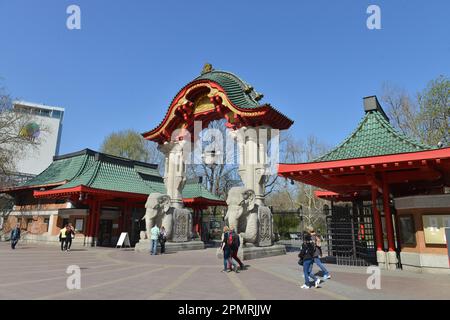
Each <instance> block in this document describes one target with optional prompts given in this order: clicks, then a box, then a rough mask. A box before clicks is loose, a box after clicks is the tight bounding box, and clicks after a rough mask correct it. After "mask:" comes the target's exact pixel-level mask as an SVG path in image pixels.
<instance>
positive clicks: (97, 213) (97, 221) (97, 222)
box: [94, 201, 102, 245]
mask: <svg viewBox="0 0 450 320" xmlns="http://www.w3.org/2000/svg"><path fill="white" fill-rule="evenodd" d="M101 209H102V205H101V202H100V201H97V205H96V208H95V223H94V225H95V229H94V232H95V234H94V237H95V238H97V237H98V234H99V232H100V213H101ZM94 245H97V243H95V244H94Z"/></svg>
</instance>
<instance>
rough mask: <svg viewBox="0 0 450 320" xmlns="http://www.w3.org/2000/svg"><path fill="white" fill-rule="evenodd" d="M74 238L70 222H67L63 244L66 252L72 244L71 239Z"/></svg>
mask: <svg viewBox="0 0 450 320" xmlns="http://www.w3.org/2000/svg"><path fill="white" fill-rule="evenodd" d="M73 238H75V230H74V228H73V227H72V224H71V223H69V224H68V225H67V227H66V241H65V245H64V250H66V251H67V252H69V251H70V247H71V246H72V239H73Z"/></svg>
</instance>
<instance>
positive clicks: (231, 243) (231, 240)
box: [227, 232, 233, 247]
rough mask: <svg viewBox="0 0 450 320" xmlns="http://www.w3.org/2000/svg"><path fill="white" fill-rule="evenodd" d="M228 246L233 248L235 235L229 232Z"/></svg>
mask: <svg viewBox="0 0 450 320" xmlns="http://www.w3.org/2000/svg"><path fill="white" fill-rule="evenodd" d="M227 243H228V246H230V247H231V246H232V245H233V233H231V232H229V233H228V240H227Z"/></svg>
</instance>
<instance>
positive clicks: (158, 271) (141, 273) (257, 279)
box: [0, 243, 450, 301]
mask: <svg viewBox="0 0 450 320" xmlns="http://www.w3.org/2000/svg"><path fill="white" fill-rule="evenodd" d="M215 252H216V250H215V249H206V250H198V251H185V252H178V253H176V254H167V255H159V256H150V255H149V254H141V253H135V252H134V251H132V250H129V249H124V250H123V249H109V248H90V249H89V250H80V251H73V252H70V253H62V252H60V251H59V250H58V248H57V247H55V246H43V245H33V246H31V245H28V246H22V247H21V248H20V249H19V250H16V251H12V250H11V249H10V248H9V243H0V299H37V298H44V299H149V298H150V299H181V300H203V299H212V300H215V299H220V300H229V301H234V300H241V299H247V300H251V299H258V300H260V299H299V300H304V299H347V298H350V299H367V300H372V299H419V298H420V299H433V298H435V299H449V298H450V278H449V277H448V276H443V275H430V274H417V273H412V272H404V271H395V272H393V271H382V278H381V279H382V283H381V287H382V289H381V290H369V289H368V288H367V286H366V282H367V278H368V277H369V274H367V273H366V271H367V268H365V267H344V266H337V265H330V264H328V265H326V266H327V268H328V269H329V270H330V272H331V274H332V276H333V278H332V279H331V280H329V281H327V282H325V283H323V284H321V288H319V289H310V290H302V289H300V285H301V283H302V282H303V277H302V276H301V275H302V270H301V268H299V267H298V265H297V260H298V259H297V253H288V254H287V255H284V256H277V257H268V258H264V259H258V260H250V261H245V263H246V264H247V265H249V266H250V267H249V269H248V270H246V271H243V272H241V273H239V274H235V273H231V274H224V273H221V272H220V270H221V268H222V267H223V262H222V260H219V259H217V258H216V256H215ZM71 264H74V265H79V266H80V267H81V268H82V271H81V272H82V280H81V282H82V288H83V289H82V290H81V291H68V290H67V288H66V281H67V277H68V276H69V275H68V274H66V273H65V271H66V268H67V266H69V265H71ZM314 270H318V269H317V267H315V269H314Z"/></svg>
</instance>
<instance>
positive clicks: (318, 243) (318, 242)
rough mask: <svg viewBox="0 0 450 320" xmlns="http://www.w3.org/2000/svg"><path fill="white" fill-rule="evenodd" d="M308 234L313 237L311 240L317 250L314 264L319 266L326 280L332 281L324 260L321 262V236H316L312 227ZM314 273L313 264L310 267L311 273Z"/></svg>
mask: <svg viewBox="0 0 450 320" xmlns="http://www.w3.org/2000/svg"><path fill="white" fill-rule="evenodd" d="M308 232H309V234H310V235H311V239H312V241H313V243H314V245H315V248H316V249H315V251H314V263H315V264H317V266H318V267H319V268H320V270H322V273H323V279H324V280H327V279H331V276H330V273H329V272H328V270H327V268H325V266H324V265H323V263H322V260H320V258H321V257H322V247H321V244H322V239H321V236H320V235H318V234H316V232H315V231H314V228H312V227H311V228H308ZM312 271H313V263H312V264H311V266H310V270H309V273H312Z"/></svg>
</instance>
